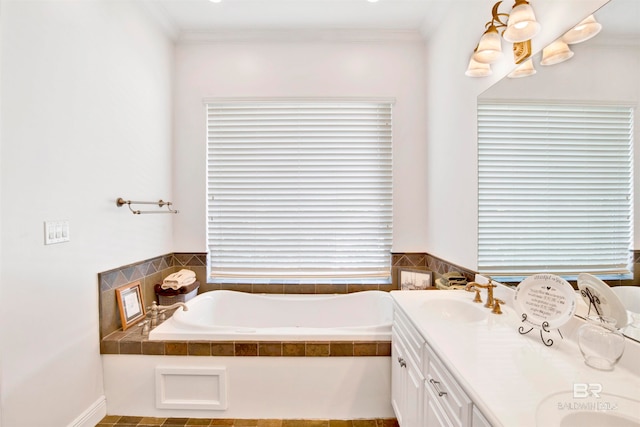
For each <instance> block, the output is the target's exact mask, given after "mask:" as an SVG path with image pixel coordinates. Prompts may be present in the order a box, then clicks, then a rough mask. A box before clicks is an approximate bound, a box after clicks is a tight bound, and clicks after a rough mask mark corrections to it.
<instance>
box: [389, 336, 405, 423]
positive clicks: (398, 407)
mask: <svg viewBox="0 0 640 427" xmlns="http://www.w3.org/2000/svg"><path fill="white" fill-rule="evenodd" d="M405 359H406V354H405V353H404V352H403V350H402V344H400V340H399V339H398V335H397V334H396V332H395V331H393V333H392V336H391V407H392V408H393V411H394V412H395V413H396V418H397V420H398V424H400V426H403V427H404V413H405V402H406V400H407V398H406V396H405V395H406V392H405V390H406V386H405V384H406V383H407V370H406V369H405V368H404V366H403V364H404V363H406V362H404V360H405Z"/></svg>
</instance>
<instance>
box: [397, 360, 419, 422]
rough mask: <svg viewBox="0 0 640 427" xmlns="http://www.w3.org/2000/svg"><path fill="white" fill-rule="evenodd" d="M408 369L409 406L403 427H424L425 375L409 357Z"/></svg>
mask: <svg viewBox="0 0 640 427" xmlns="http://www.w3.org/2000/svg"><path fill="white" fill-rule="evenodd" d="M406 371H407V383H406V392H407V399H406V402H407V408H406V413H405V424H403V425H402V427H422V425H423V423H422V412H423V409H422V408H423V405H424V397H423V396H424V395H423V390H424V389H423V386H422V384H423V383H424V376H422V373H421V372H420V370H419V369H418V365H417V364H416V363H415V362H414V361H413V359H411V358H409V359H408V361H407V366H406Z"/></svg>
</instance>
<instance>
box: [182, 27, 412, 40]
mask: <svg viewBox="0 0 640 427" xmlns="http://www.w3.org/2000/svg"><path fill="white" fill-rule="evenodd" d="M176 41H177V42H178V43H207V42H245V41H276V42H284V41H287V42H308V41H332V42H333V41H342V42H345V41H346V42H372V41H376V42H380V41H424V38H423V37H422V35H421V34H420V31H418V30H343V29H338V30H297V29H292V30H253V29H248V30H218V31H183V32H180V33H179V35H178V37H177V39H176Z"/></svg>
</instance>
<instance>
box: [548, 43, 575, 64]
mask: <svg viewBox="0 0 640 427" xmlns="http://www.w3.org/2000/svg"><path fill="white" fill-rule="evenodd" d="M572 56H573V51H572V50H571V49H569V46H568V45H567V44H566V43H565V42H563V41H562V40H560V39H558V40H556V41H554V42H553V43H551V44H550V45H549V46H547V47H545V48H544V49H542V60H541V61H540V65H554V64H559V63H561V62H563V61H566V60H567V59H569V58H571V57H572Z"/></svg>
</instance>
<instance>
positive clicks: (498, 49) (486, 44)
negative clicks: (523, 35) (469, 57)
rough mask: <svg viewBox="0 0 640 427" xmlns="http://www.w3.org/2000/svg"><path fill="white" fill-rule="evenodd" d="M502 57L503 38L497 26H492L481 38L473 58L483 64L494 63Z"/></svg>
mask: <svg viewBox="0 0 640 427" xmlns="http://www.w3.org/2000/svg"><path fill="white" fill-rule="evenodd" d="M500 58H502V40H500V35H499V34H498V30H497V29H496V27H494V26H491V27H489V29H488V30H487V31H485V33H484V34H483V35H482V37H481V38H480V43H478V47H477V48H476V51H475V53H474V54H473V59H474V60H476V61H478V62H481V63H483V64H493V63H494V62H496V61H497V60H499V59H500Z"/></svg>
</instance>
